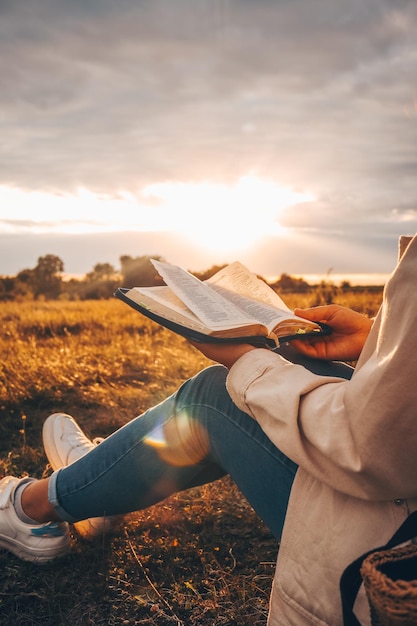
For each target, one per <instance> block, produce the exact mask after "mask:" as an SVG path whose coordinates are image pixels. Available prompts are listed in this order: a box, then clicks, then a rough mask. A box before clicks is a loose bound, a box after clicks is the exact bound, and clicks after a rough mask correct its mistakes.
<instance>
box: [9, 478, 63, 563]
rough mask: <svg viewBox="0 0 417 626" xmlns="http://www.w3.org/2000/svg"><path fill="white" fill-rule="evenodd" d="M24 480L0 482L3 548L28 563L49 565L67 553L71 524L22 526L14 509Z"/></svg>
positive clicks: (54, 523)
mask: <svg viewBox="0 0 417 626" xmlns="http://www.w3.org/2000/svg"><path fill="white" fill-rule="evenodd" d="M22 480H25V479H24V478H14V477H13V476H6V478H3V479H2V480H0V547H1V548H6V550H9V551H10V552H13V554H15V555H16V556H18V557H19V558H21V559H24V560H25V561H33V562H36V563H46V562H47V561H51V560H52V559H55V558H57V557H59V556H62V555H64V554H66V552H68V550H69V545H70V536H69V531H68V524H67V523H66V522H59V523H58V522H48V523H47V524H36V523H34V524H26V523H25V522H22V521H21V520H20V519H19V517H18V516H17V514H16V511H15V508H14V494H15V491H16V487H17V486H18V485H19V484H20V483H21V481H22Z"/></svg>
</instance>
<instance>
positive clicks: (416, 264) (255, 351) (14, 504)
mask: <svg viewBox="0 0 417 626" xmlns="http://www.w3.org/2000/svg"><path fill="white" fill-rule="evenodd" d="M416 284H417V238H414V239H413V240H412V241H411V243H410V244H409V246H408V249H407V251H406V252H405V254H404V256H403V258H402V260H401V262H400V263H399V265H398V266H397V268H396V270H395V272H394V273H393V275H392V276H391V278H390V280H389V281H388V283H387V285H386V289H385V292H384V301H383V305H382V307H381V310H380V312H379V314H378V316H377V318H376V319H375V320H374V321H372V320H369V319H367V318H366V317H365V316H362V315H360V314H358V313H355V312H352V311H349V310H348V309H345V308H343V307H339V306H327V307H317V308H312V309H305V310H300V309H298V310H296V313H297V314H298V315H301V316H304V317H305V318H307V319H310V320H314V321H324V322H325V323H327V324H328V325H329V326H331V328H332V334H331V335H330V336H328V337H323V338H315V339H314V341H311V342H308V343H307V342H305V341H296V342H295V341H294V342H292V347H291V350H290V351H289V352H285V354H286V356H287V357H288V358H284V356H283V355H282V354H279V353H278V352H275V351H270V350H267V349H262V348H254V347H253V346H250V345H246V344H242V345H221V346H220V345H213V344H207V345H202V344H194V345H195V346H196V348H198V349H199V350H200V351H201V352H202V353H203V354H205V355H206V356H207V357H209V358H210V359H213V360H214V361H217V362H218V363H219V364H221V365H220V366H219V365H216V366H212V367H210V368H207V369H206V370H203V371H202V372H200V374H198V375H197V376H196V377H194V378H193V379H190V380H188V381H186V382H185V383H184V384H183V385H182V386H181V387H180V389H179V390H178V391H177V392H176V393H175V394H174V395H173V396H171V397H170V398H168V399H166V400H165V401H164V402H162V403H161V404H159V405H157V406H156V407H153V408H151V409H149V410H148V411H147V412H145V413H144V414H143V415H142V416H140V417H138V418H136V419H134V420H132V421H131V422H129V423H128V424H127V425H125V426H124V427H122V428H121V429H119V430H118V431H116V433H114V434H113V435H112V436H111V437H109V438H108V439H106V440H105V441H104V442H102V443H100V445H98V446H95V445H94V444H93V443H92V442H90V441H89V440H88V439H87V438H86V437H85V436H84V434H83V433H82V431H81V430H80V429H79V428H78V426H77V425H76V423H75V422H74V421H73V420H72V418H70V417H69V416H67V415H64V414H55V415H53V416H50V417H49V418H48V420H47V421H46V423H45V426H44V445H45V450H46V453H47V456H48V458H49V459H50V460H51V464H52V466H53V467H54V469H55V470H56V471H55V472H54V473H53V474H52V476H51V477H50V478H47V479H43V480H32V479H17V478H13V477H6V478H4V479H3V480H2V481H1V482H0V545H1V546H2V547H5V548H8V549H9V550H11V551H12V552H13V553H14V554H17V555H18V556H20V557H22V558H25V559H28V560H34V561H36V560H39V561H42V560H49V559H50V558H54V557H55V556H59V555H60V554H63V553H64V552H65V551H66V549H67V547H68V530H67V523H68V522H75V523H77V522H78V521H79V520H85V519H89V518H95V519H93V521H91V523H89V526H88V529H87V531H86V532H89V533H90V534H93V533H94V532H100V531H101V530H102V529H103V528H105V527H106V524H109V523H111V521H112V519H113V516H117V515H120V514H123V513H126V512H128V511H132V510H138V509H141V508H144V507H147V506H150V505H152V504H154V503H155V502H158V501H160V500H161V499H163V498H165V497H166V496H168V495H170V494H172V493H174V492H176V491H178V490H181V489H186V488H188V487H192V486H195V485H201V484H203V483H206V482H208V481H212V480H215V479H216V478H219V477H220V476H223V475H224V474H226V473H229V474H230V475H231V476H232V477H233V478H234V480H235V481H236V482H237V484H238V485H239V487H240V488H241V490H242V492H243V493H244V494H245V496H246V497H247V499H248V500H249V502H250V503H251V504H252V506H253V507H254V508H255V510H256V511H257V512H258V513H259V515H260V516H261V517H262V518H263V520H264V521H265V522H266V524H267V525H268V526H269V528H270V529H271V530H272V531H273V532H274V533H275V535H276V536H277V537H278V538H280V539H281V546H280V550H279V555H278V563H277V569H276V574H275V579H274V585H273V590H272V594H271V607H270V615H269V624H270V626H278V625H279V626H284V625H285V626H288V625H291V626H303V625H307V624H316V625H317V624H318V625H323V626H324V625H327V626H339V625H341V624H342V615H341V606H340V599H339V591H338V584H339V578H340V575H341V573H342V571H343V569H344V568H345V567H346V565H347V564H348V563H349V562H351V561H352V560H354V559H355V558H356V557H357V556H359V555H360V554H362V553H364V552H365V551H367V550H370V549H372V548H374V547H377V546H379V545H382V544H383V543H385V542H386V541H387V540H388V538H389V537H390V536H391V535H392V534H393V533H394V531H395V530H396V528H397V527H399V526H400V524H401V523H402V521H403V520H404V519H405V518H406V517H407V515H408V514H409V513H410V512H411V511H413V510H415V509H417V456H416V455H415V450H416V447H417V429H416V428H415V421H416V408H415V407H416V404H417V387H416V374H415V371H416V368H415V363H416V356H415V355H416V354H417V333H416V332H415V326H416V321H417V294H416V290H415V286H416ZM297 355H300V356H299V357H298V356H297ZM357 358H359V360H358V364H357V367H356V369H355V372H354V374H353V376H352V377H351V379H349V378H350V373H351V372H349V370H348V368H347V367H344V366H343V365H341V364H337V363H334V364H333V363H329V362H328V360H331V359H336V360H356V359H357ZM289 359H291V360H289ZM315 359H320V360H316V361H315ZM322 359H325V360H326V361H325V362H323V361H322ZM297 361H298V362H297ZM314 364H316V365H314ZM103 516H104V517H103ZM97 518H98V519H97ZM84 531H85V526H84ZM357 613H358V616H359V618H360V620H361V621H362V623H363V624H367V623H369V618H368V609H367V606H366V599H365V597H364V595H363V593H362V594H360V595H359V597H358V602H357Z"/></svg>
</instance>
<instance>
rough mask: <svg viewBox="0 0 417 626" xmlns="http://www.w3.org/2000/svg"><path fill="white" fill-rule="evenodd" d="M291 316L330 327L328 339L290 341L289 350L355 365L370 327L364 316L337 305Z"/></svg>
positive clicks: (326, 337) (323, 336)
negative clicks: (349, 362) (290, 347)
mask: <svg viewBox="0 0 417 626" xmlns="http://www.w3.org/2000/svg"><path fill="white" fill-rule="evenodd" d="M294 313H295V314H296V315H299V316H300V317H304V318H305V319H307V320H310V321H312V322H323V323H325V324H327V325H328V326H330V328H331V330H332V332H331V333H330V335H322V336H318V337H312V338H311V339H302V340H294V341H291V346H293V347H294V348H295V349H296V350H298V352H300V353H301V354H305V355H306V356H310V357H314V358H317V359H328V360H335V361H355V360H356V359H357V358H358V357H359V355H360V353H361V351H362V348H363V346H364V343H365V341H366V338H367V337H368V334H369V331H370V329H371V327H372V324H373V321H372V320H371V319H369V318H368V317H366V315H362V313H358V312H357V311H352V310H351V309H348V308H346V307H343V306H339V305H337V304H329V305H328V306H317V307H312V308H309V309H295V311H294Z"/></svg>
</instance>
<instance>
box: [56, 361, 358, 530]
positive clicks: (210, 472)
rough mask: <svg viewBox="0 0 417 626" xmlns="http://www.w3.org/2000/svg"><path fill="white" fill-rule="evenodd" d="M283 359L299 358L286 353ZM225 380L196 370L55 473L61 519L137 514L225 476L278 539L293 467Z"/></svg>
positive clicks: (218, 373) (328, 368)
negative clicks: (236, 399)
mask: <svg viewBox="0 0 417 626" xmlns="http://www.w3.org/2000/svg"><path fill="white" fill-rule="evenodd" d="M284 352H285V350H284ZM285 356H287V358H290V359H291V360H300V359H299V357H297V355H295V354H292V353H291V352H290V353H289V355H288V354H285ZM304 361H306V360H304ZM310 361H311V360H308V363H307V366H310V367H311V368H317V367H318V368H319V373H322V374H335V373H336V372H335V368H337V367H340V368H342V369H341V375H344V376H345V377H349V375H350V371H349V369H348V368H347V367H346V366H343V365H341V364H328V363H324V364H323V363H320V362H317V361H315V362H313V361H311V363H310ZM320 370H322V371H320ZM226 376H227V370H226V369H225V368H224V367H223V366H221V365H214V366H212V367H209V368H207V369H205V370H203V371H201V372H200V373H199V374H197V375H196V376H195V377H193V378H191V379H189V380H187V381H186V382H185V383H184V384H183V385H182V386H181V387H180V388H179V389H178V390H177V391H176V392H175V393H174V394H173V395H172V396H170V397H169V398H167V399H166V400H164V401H163V402H161V403H160V404H158V405H156V406H155V407H152V408H151V409H149V410H148V411H146V412H145V413H144V414H143V415H141V416H139V417H137V418H135V419H133V420H132V421H131V422H129V423H128V424H126V425H125V426H123V427H122V428H120V429H119V430H117V431H116V432H115V433H114V434H113V435H111V436H110V437H108V438H107V439H105V440H104V441H103V442H102V443H100V445H98V446H97V447H96V448H95V449H94V450H92V451H91V452H89V453H88V454H87V455H86V456H84V457H83V458H81V459H80V460H78V461H76V462H75V463H73V464H72V465H70V466H68V467H66V468H62V469H60V470H58V471H56V472H54V474H53V475H52V477H51V480H50V486H49V500H50V502H51V504H53V505H54V506H55V508H56V510H57V512H58V514H59V515H60V516H61V517H62V519H64V520H66V521H69V522H74V521H79V520H81V519H86V518H88V517H100V516H102V515H107V516H109V515H116V514H121V513H128V512H131V511H137V510H140V509H143V508H146V507H148V506H151V505H153V504H155V503H157V502H160V501H161V500H163V499H164V498H166V497H168V496H170V495H171V494H173V493H176V492H178V491H182V490H184V489H188V488H190V487H195V486H198V485H203V484H205V483H208V482H211V481H214V480H216V479H218V478H221V477H222V476H224V475H226V474H230V476H231V477H232V478H233V479H234V481H235V482H236V484H237V485H238V487H239V488H240V490H241V491H242V493H243V494H244V495H245V497H246V498H247V500H248V501H249V503H250V504H251V506H252V507H253V508H254V509H255V511H256V512H257V513H258V515H259V516H260V517H261V518H262V519H263V521H264V522H265V524H266V525H267V526H268V528H269V529H270V530H271V531H272V532H273V533H274V535H275V536H276V537H277V538H280V536H281V532H282V528H283V524H284V520H285V514H286V510H287V505H288V500H289V495H290V490H291V486H292V483H293V480H294V477H295V473H296V471H297V466H296V464H295V463H294V462H293V461H291V460H290V459H289V458H288V457H287V456H285V455H284V454H282V452H281V451H280V450H279V449H278V448H277V447H276V446H275V445H274V444H273V443H272V442H271V441H270V439H269V438H268V437H267V436H266V435H265V433H264V432H263V431H262V429H261V428H260V426H259V425H258V423H257V422H256V421H255V420H254V419H253V418H251V417H250V416H249V415H247V414H246V413H243V412H242V411H240V409H238V408H237V406H236V405H235V404H234V403H233V402H232V400H231V398H230V396H229V394H228V393H227V390H226V386H225V380H226Z"/></svg>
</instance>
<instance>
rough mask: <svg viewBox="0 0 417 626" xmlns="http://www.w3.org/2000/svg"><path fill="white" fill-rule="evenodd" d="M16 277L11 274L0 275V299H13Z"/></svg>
mask: <svg viewBox="0 0 417 626" xmlns="http://www.w3.org/2000/svg"><path fill="white" fill-rule="evenodd" d="M15 287H16V279H15V278H13V277H12V276H1V277H0V300H13V299H14V297H15V293H14V292H15Z"/></svg>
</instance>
